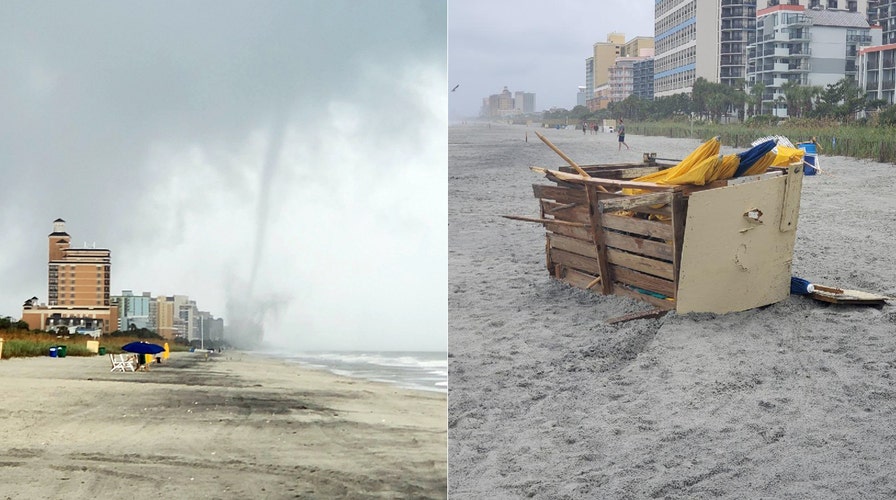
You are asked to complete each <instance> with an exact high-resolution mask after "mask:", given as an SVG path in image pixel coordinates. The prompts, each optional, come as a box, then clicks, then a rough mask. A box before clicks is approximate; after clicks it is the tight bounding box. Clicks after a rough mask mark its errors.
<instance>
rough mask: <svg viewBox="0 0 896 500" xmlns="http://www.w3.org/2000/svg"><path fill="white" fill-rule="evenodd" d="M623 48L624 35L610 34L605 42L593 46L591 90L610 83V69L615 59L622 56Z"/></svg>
mask: <svg viewBox="0 0 896 500" xmlns="http://www.w3.org/2000/svg"><path fill="white" fill-rule="evenodd" d="M624 46H625V34H624V33H610V34H608V35H607V41H606V42H597V43H595V44H594V66H593V75H594V76H593V78H594V81H593V82H592V85H591V88H593V89H595V90H597V89H598V88H599V87H600V86H602V85H607V84H608V83H609V82H610V68H612V67H613V66H614V65H615V64H616V58H617V57H619V56H621V55H623V47H624ZM588 97H589V98H590V97H591V96H588Z"/></svg>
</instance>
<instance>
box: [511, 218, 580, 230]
mask: <svg viewBox="0 0 896 500" xmlns="http://www.w3.org/2000/svg"><path fill="white" fill-rule="evenodd" d="M501 217H504V218H505V219H510V220H519V221H523V222H537V223H539V224H545V225H547V224H556V225H566V226H577V227H585V226H586V224H583V223H581V222H567V221H564V220H556V219H536V218H535V217H523V216H521V215H502V216H501Z"/></svg>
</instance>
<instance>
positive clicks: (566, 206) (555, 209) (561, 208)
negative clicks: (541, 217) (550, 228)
mask: <svg viewBox="0 0 896 500" xmlns="http://www.w3.org/2000/svg"><path fill="white" fill-rule="evenodd" d="M576 206H578V203H564V204H563V205H558V206H556V207H554V208H552V209H551V211H550V213H552V214H553V213H554V212H559V211H561V210H566V209H569V208H573V207H576Z"/></svg>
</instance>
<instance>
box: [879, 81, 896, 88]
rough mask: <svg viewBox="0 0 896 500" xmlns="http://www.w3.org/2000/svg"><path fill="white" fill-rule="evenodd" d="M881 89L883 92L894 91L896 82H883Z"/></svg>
mask: <svg viewBox="0 0 896 500" xmlns="http://www.w3.org/2000/svg"><path fill="white" fill-rule="evenodd" d="M880 88H881V90H894V89H896V80H884V81H883V82H881V86H880Z"/></svg>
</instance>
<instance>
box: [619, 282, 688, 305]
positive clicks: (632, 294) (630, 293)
mask: <svg viewBox="0 0 896 500" xmlns="http://www.w3.org/2000/svg"><path fill="white" fill-rule="evenodd" d="M613 293H615V294H616V295H621V296H623V297H628V298H630V299H635V300H640V301H643V302H647V303H648V304H651V305H653V306H655V307H658V308H661V309H669V310H672V309H675V301H674V300H666V299H660V298H657V297H654V296H652V295H647V294H645V293H638V292H636V291H635V290H632V289H631V288H628V287H627V286H626V285H623V284H620V285H619V286H617V287H615V288H614V292H613Z"/></svg>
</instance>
